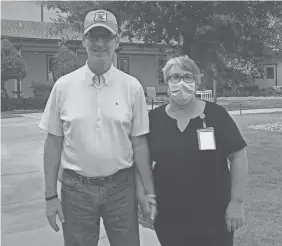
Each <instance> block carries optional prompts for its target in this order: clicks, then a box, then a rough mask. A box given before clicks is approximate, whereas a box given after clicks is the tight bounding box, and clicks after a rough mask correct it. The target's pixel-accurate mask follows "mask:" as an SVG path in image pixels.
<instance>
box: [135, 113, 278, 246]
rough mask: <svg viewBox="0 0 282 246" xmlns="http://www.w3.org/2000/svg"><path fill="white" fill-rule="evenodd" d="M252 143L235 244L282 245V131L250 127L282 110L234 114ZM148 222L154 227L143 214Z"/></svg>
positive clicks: (271, 119) (274, 117) (269, 120)
mask: <svg viewBox="0 0 282 246" xmlns="http://www.w3.org/2000/svg"><path fill="white" fill-rule="evenodd" d="M234 119H235V121H236V123H237V125H238V127H239V128H240V130H241V133H242V134H243V136H244V138H245V140H246V142H247V144H248V159H249V181H248V184H247V189H246V195H245V220H246V221H245V225H244V226H243V227H242V228H241V229H239V230H238V231H237V232H236V234H235V243H234V246H281V245H282V151H281V150H282V131H266V130H256V129H251V128H249V126H250V125H257V124H267V123H276V122H282V114H281V113H273V114H259V115H241V116H235V117H234ZM140 222H141V224H142V225H144V226H148V227H151V225H150V224H149V223H148V222H146V221H145V220H144V219H143V218H142V217H141V216H140Z"/></svg>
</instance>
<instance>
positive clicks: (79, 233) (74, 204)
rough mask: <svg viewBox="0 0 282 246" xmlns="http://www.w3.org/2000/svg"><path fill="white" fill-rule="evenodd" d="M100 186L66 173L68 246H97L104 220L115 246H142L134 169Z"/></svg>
mask: <svg viewBox="0 0 282 246" xmlns="http://www.w3.org/2000/svg"><path fill="white" fill-rule="evenodd" d="M129 170H130V172H126V173H125V172H118V173H117V174H116V175H114V176H112V177H111V178H109V179H107V180H106V181H103V182H102V183H100V184H93V183H90V182H89V183H88V182H85V180H82V178H80V177H75V176H73V175H70V174H69V172H67V171H66V170H64V171H63V174H62V188H61V199H62V207H63V212H64V217H65V223H63V233H64V241H65V246H96V245H98V240H99V234H100V217H102V218H103V221H104V226H105V230H106V233H107V236H108V239H109V242H110V245H111V246H139V245H140V241H139V227H138V207H137V199H136V189H135V179H134V170H133V168H131V169H129Z"/></svg>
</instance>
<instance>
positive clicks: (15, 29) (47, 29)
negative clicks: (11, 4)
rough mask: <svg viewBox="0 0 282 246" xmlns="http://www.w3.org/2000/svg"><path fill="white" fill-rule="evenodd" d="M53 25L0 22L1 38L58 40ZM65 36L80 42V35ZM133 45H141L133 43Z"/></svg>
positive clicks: (27, 22) (73, 33)
mask: <svg viewBox="0 0 282 246" xmlns="http://www.w3.org/2000/svg"><path fill="white" fill-rule="evenodd" d="M52 29H53V30H54V24H53V23H50V22H38V21H20V20H1V36H4V37H7V38H9V37H13V38H31V39H51V40H59V39H60V38H61V34H59V33H55V32H52V31H51V30H52ZM65 34H66V35H68V36H69V37H71V39H72V40H80V35H81V34H80V33H78V32H74V31H70V30H67V31H65ZM121 42H122V43H130V41H129V40H128V39H127V38H125V37H123V38H121ZM134 43H139V44H140V43H142V42H140V41H137V40H136V41H134Z"/></svg>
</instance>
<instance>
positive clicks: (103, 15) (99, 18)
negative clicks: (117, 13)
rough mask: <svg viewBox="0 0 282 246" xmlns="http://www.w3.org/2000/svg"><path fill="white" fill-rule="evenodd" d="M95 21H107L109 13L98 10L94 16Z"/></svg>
mask: <svg viewBox="0 0 282 246" xmlns="http://www.w3.org/2000/svg"><path fill="white" fill-rule="evenodd" d="M94 21H95V22H106V21H107V14H106V13H103V12H97V13H95V16H94Z"/></svg>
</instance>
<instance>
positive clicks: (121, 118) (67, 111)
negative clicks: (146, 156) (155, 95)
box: [39, 64, 149, 177]
mask: <svg viewBox="0 0 282 246" xmlns="http://www.w3.org/2000/svg"><path fill="white" fill-rule="evenodd" d="M94 77H95V79H93V78H94ZM103 77H104V79H101V82H100V84H99V83H98V79H96V78H97V76H95V74H94V73H93V72H92V71H91V70H90V69H89V67H88V65H87V64H86V65H85V66H83V67H81V68H79V69H78V70H76V71H74V72H72V73H70V74H67V75H65V76H63V77H61V78H60V79H59V80H58V81H57V82H56V83H55V85H54V87H53V89H52V91H51V93H50V96H49V99H48V102H47V104H46V107H45V110H44V113H43V115H42V118H41V121H40V124H39V127H40V128H41V129H43V130H45V131H47V132H49V133H51V134H53V135H56V136H63V137H64V144H63V151H62V156H61V166H62V167H63V168H68V169H72V170H74V171H76V172H78V173H80V174H82V175H85V176H91V177H99V176H109V175H111V174H114V173H116V172H117V171H118V170H120V169H123V168H127V167H130V166H131V165H132V164H133V149H132V143H131V141H130V136H139V135H144V134H147V133H148V132H149V119H148V112H147V105H146V99H145V95H144V91H143V88H142V86H141V84H140V83H139V81H138V80H137V79H136V78H134V77H132V76H130V75H128V74H126V73H124V72H122V71H120V70H118V69H117V68H115V67H114V66H112V67H111V68H110V70H108V71H107V72H106V73H105V74H103Z"/></svg>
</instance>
